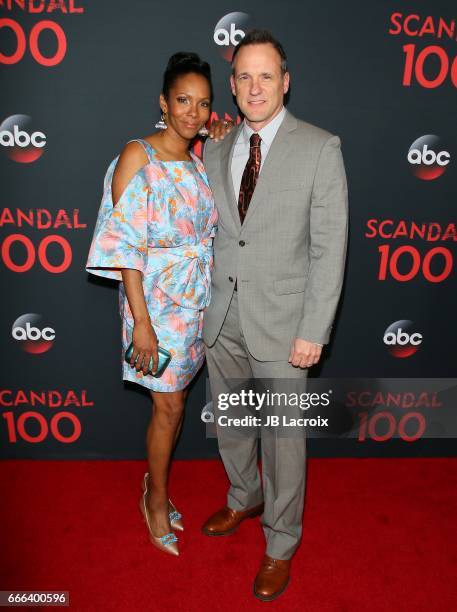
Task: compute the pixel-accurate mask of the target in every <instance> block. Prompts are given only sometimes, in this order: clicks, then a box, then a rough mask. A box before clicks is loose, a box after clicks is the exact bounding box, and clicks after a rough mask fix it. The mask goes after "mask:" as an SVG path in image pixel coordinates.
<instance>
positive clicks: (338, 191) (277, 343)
mask: <svg viewBox="0 0 457 612" xmlns="http://www.w3.org/2000/svg"><path fill="white" fill-rule="evenodd" d="M239 129H240V127H238V128H236V129H233V130H232V132H231V133H230V134H228V135H227V136H226V137H225V139H224V140H223V141H219V142H217V143H216V142H214V141H208V143H207V145H206V146H205V150H204V164H205V169H206V172H207V175H208V179H209V182H210V186H211V189H212V191H213V195H214V198H215V202H216V206H217V210H218V214H219V221H218V231H217V234H216V237H215V240H214V270H213V275H212V284H211V303H210V305H209V307H208V309H207V311H206V312H205V317H204V324H203V340H204V342H205V344H206V345H207V363H208V369H209V374H210V382H211V388H212V394H213V398H214V397H215V395H216V394H217V393H220V392H224V391H227V390H228V389H227V387H226V388H224V384H226V381H227V379H232V378H233V379H235V378H236V379H243V378H246V379H248V378H250V376H253V377H254V378H264V379H268V378H273V379H274V378H277V379H286V378H291V379H298V378H300V379H301V380H305V379H306V373H307V371H306V370H302V369H300V368H296V367H293V366H292V365H291V364H289V363H288V358H289V354H290V349H291V346H292V343H293V341H294V339H295V338H302V339H304V340H308V341H311V342H318V343H321V344H326V343H328V341H329V337H330V332H331V328H332V324H333V319H334V316H335V311H336V307H337V304H338V300H339V297H340V292H341V287H342V283H343V275H344V263H345V255H346V243H347V214H348V206H347V185H346V175H345V170H344V164H343V159H342V155H341V150H340V140H339V138H338V137H337V136H333V135H332V134H330V133H328V132H326V131H324V130H322V129H320V128H317V127H315V126H312V125H310V124H308V123H305V122H303V121H300V120H298V119H296V118H295V117H294V116H293V115H292V114H290V113H289V112H286V114H285V117H284V120H283V122H282V124H281V125H280V127H279V129H278V131H277V133H276V136H275V138H274V140H273V142H272V144H271V147H270V150H269V152H268V155H267V157H266V159H265V160H264V162H263V166H262V169H261V172H260V175H259V178H258V180H257V184H256V187H255V191H254V194H253V196H252V199H251V202H250V205H249V208H248V211H247V214H246V217H245V220H244V223H243V224H242V225H241V223H240V218H239V213H238V208H237V200H238V194H235V192H234V189H233V183H232V176H231V158H232V154H233V148H234V145H235V142H236V139H237V136H238V133H239ZM235 281H237V288H238V290H237V291H236V292H234V287H235ZM300 416H303V413H302V414H301V415H300ZM305 416H306V415H305ZM217 429H218V440H219V450H220V452H221V456H222V459H223V461H224V465H225V468H226V471H227V474H228V476H229V479H230V481H231V487H230V490H229V494H228V505H229V506H230V507H231V508H233V509H234V510H245V509H247V508H250V507H252V506H254V505H256V504H258V503H260V502H261V501H262V500H263V501H264V502H265V510H264V515H263V519H262V522H263V527H264V531H265V535H266V539H267V551H266V554H268V555H269V556H271V557H273V558H276V559H287V558H290V556H291V555H292V554H293V552H294V551H295V549H296V548H297V546H298V543H299V540H300V536H301V522H302V511H303V498H304V488H305V455H306V451H305V438H304V436H302V437H300V436H295V437H287V438H283V437H278V436H277V435H276V434H275V433H274V432H273V433H271V431H270V432H269V431H267V432H265V433H264V431H262V463H263V490H262V487H261V484H260V479H259V475H258V471H257V463H256V460H257V457H256V448H257V438H256V433H255V432H252V433H251V434H248V433H246V435H245V436H243V438H242V439H240V437H239V436H238V437H233V436H232V435H231V434H230V431H227V428H224V427H218V428H217Z"/></svg>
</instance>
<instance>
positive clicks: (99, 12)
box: [0, 0, 457, 458]
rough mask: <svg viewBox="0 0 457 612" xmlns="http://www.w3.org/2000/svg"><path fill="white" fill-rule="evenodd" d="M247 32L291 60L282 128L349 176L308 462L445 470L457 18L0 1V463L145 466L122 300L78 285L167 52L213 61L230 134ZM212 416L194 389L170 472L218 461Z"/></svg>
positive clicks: (316, 378)
mask: <svg viewBox="0 0 457 612" xmlns="http://www.w3.org/2000/svg"><path fill="white" fill-rule="evenodd" d="M253 27H262V28H267V29H270V30H271V31H272V32H273V34H274V35H275V36H276V37H277V38H278V39H279V40H280V41H281V42H282V43H283V45H284V47H285V49H286V52H287V54H288V57H289V65H290V72H291V93H290V100H289V102H288V108H289V109H290V110H291V112H292V113H294V114H295V115H296V116H298V117H299V118H301V119H304V120H306V121H308V122H310V123H314V124H316V125H318V126H320V127H323V128H325V129H327V130H329V131H330V132H333V133H335V134H338V135H339V136H340V138H341V140H342V149H343V155H344V159H345V163H346V169H347V174H348V182H349V197H350V242H349V253H348V263H347V273H346V281H345V285H344V290H343V295H342V300H341V304H340V307H339V309H338V316H337V320H336V322H335V326H334V333H333V337H332V340H331V344H330V345H329V346H328V347H326V349H325V352H324V356H323V360H322V363H321V364H319V366H316V367H315V368H314V369H313V370H312V372H311V374H310V377H311V379H310V383H311V385H313V384H315V385H317V387H319V388H320V389H321V390H322V388H323V387H324V388H325V389H326V390H327V392H328V393H333V394H334V397H335V398H337V400H336V402H335V412H334V413H333V414H334V416H335V418H337V420H338V426H337V427H333V429H331V430H327V431H326V432H325V433H323V434H322V433H321V434H320V435H315V436H311V437H310V439H309V451H310V454H314V455H322V456H344V455H358V456H393V455H411V456H415V455H416V456H417V455H446V454H456V445H455V433H456V421H455V416H454V414H455V411H456V410H457V405H456V403H455V401H454V400H455V387H456V380H457V362H456V358H455V346H456V345H457V326H456V325H455V316H456V314H455V313H456V312H457V297H456V296H457V292H456V282H455V281H456V240H457V235H456V210H457V204H456V187H457V178H456V177H457V170H456V161H455V160H454V156H456V159H457V133H456V102H457V10H456V7H455V4H454V3H451V2H450V1H446V2H435V3H433V5H432V4H431V3H429V2H415V3H414V4H412V3H408V2H402V1H401V0H398V1H397V2H381V1H374V2H369V3H361V2H356V1H354V0H349V1H348V2H344V3H341V2H337V1H336V0H333V1H331V0H324V1H323V2H315V3H302V2H295V1H293V0H285V2H283V3H281V4H278V3H277V2H274V1H273V0H263V1H262V2H259V1H258V0H257V1H255V2H254V1H252V2H250V1H244V2H243V3H242V4H241V5H240V4H237V5H233V6H232V7H230V5H228V4H227V3H225V2H221V1H220V0H212V1H211V2H203V3H200V4H195V3H189V2H184V1H182V0H177V1H176V2H173V3H166V2H161V3H159V2H150V1H149V0H132V1H131V2H123V1H121V0H110V1H109V2H108V1H104V0H92V1H91V0H0V67H1V89H0V154H1V158H0V173H1V193H2V198H1V212H0V247H1V259H0V267H1V278H2V284H1V286H2V299H1V303H2V317H1V329H0V333H1V339H2V342H1V346H2V368H1V381H0V455H1V457H3V458H15V457H18V458H45V457H50V458H140V457H144V456H145V442H144V440H145V433H146V426H147V423H148V421H149V418H150V414H151V401H150V396H149V394H148V392H147V391H145V390H144V389H143V388H140V387H139V386H138V385H134V384H128V383H124V382H123V381H122V379H121V345H120V319H119V314H118V303H117V299H118V297H117V284H116V283H114V282H110V281H106V280H103V279H100V278H95V277H93V276H89V275H88V274H87V273H86V272H85V269H84V267H85V262H86V258H87V253H88V248H89V244H90V241H91V238H92V233H93V228H94V223H95V219H96V215H97V212H98V207H99V203H100V198H101V195H102V182H103V177H104V174H105V171H106V168H107V167H108V164H109V163H110V161H111V160H112V159H113V158H114V157H115V156H116V155H117V154H118V153H119V152H120V150H121V149H122V147H123V146H124V144H125V143H126V142H127V141H128V140H130V139H132V138H136V137H142V136H145V135H148V134H150V133H152V132H153V131H154V124H155V123H156V121H157V120H158V119H159V116H160V109H159V104H158V97H159V94H160V87H161V80H162V74H163V70H164V68H165V65H166V63H167V60H168V58H169V56H170V55H171V54H173V53H175V52H176V51H196V52H198V53H199V54H200V55H201V57H202V58H204V59H205V60H207V61H209V62H210V64H211V67H212V72H213V80H214V86H215V101H214V105H213V118H230V119H233V120H234V121H240V118H239V116H238V112H237V109H236V106H235V105H234V101H233V99H232V96H231V94H230V90H229V82H228V81H229V75H230V63H229V61H230V58H231V54H232V52H233V48H234V47H235V45H237V44H238V42H239V41H240V40H241V39H242V37H243V36H244V35H245V33H246V32H247V31H248V30H249V29H250V28H253ZM195 150H196V151H197V153H201V143H196V145H195ZM317 387H316V388H317ZM211 417H212V408H211V398H210V396H209V393H208V382H207V373H206V369H203V370H202V371H201V372H200V374H199V375H198V377H197V378H196V379H195V381H194V382H193V384H192V387H191V391H190V395H189V400H188V404H187V408H186V420H185V427H184V431H183V434H182V436H181V440H180V443H179V447H178V449H177V456H178V457H182V458H193V457H210V456H216V455H217V445H216V442H215V440H214V438H213V437H212V436H211V435H210V434H209V433H208V431H207V430H208V423H210V422H211Z"/></svg>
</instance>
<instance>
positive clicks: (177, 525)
mask: <svg viewBox="0 0 457 612" xmlns="http://www.w3.org/2000/svg"><path fill="white" fill-rule="evenodd" d="M148 478H149V474H148V472H146V474H145V475H144V482H143V492H144V490H145V488H146V487H147V481H148ZM168 504H169V507H170V508H171V510H170V512H169V513H168V517H169V519H170V525H171V528H172V529H176V531H184V525H183V522H182V514H181V513H180V512H178V510H176V507H175V505H174V504H173V502H172V501H171V499H168Z"/></svg>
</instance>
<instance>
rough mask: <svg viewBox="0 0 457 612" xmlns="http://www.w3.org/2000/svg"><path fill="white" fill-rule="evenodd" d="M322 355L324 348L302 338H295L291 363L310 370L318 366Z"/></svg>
mask: <svg viewBox="0 0 457 612" xmlns="http://www.w3.org/2000/svg"><path fill="white" fill-rule="evenodd" d="M321 353H322V347H321V346H319V345H318V344H315V343H314V342H308V340H303V339H302V338H295V340H294V342H293V344H292V348H291V349H290V355H289V363H291V364H292V365H293V366H298V367H300V368H310V367H311V366H313V365H314V364H316V363H317V362H318V361H319V359H320V357H321Z"/></svg>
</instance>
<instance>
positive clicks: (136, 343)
mask: <svg viewBox="0 0 457 612" xmlns="http://www.w3.org/2000/svg"><path fill="white" fill-rule="evenodd" d="M121 274H122V281H123V283H124V288H125V294H126V296H127V300H128V302H129V306H130V310H131V312H132V315H133V320H134V326H133V354H132V357H131V359H130V365H131V366H133V365H134V363H135V360H136V358H137V357H138V361H137V362H136V369H137V370H138V371H139V370H140V369H141V367H142V369H143V374H147V373H148V365H149V361H150V359H151V357H152V358H153V360H154V367H153V369H152V371H153V372H155V371H156V370H157V366H158V361H159V357H158V354H157V336H156V333H155V331H154V328H153V327H152V323H151V319H150V318H149V313H148V309H147V306H146V300H145V299H144V291H143V283H142V274H141V272H140V271H139V270H130V269H126V268H124V269H123V270H121Z"/></svg>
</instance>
